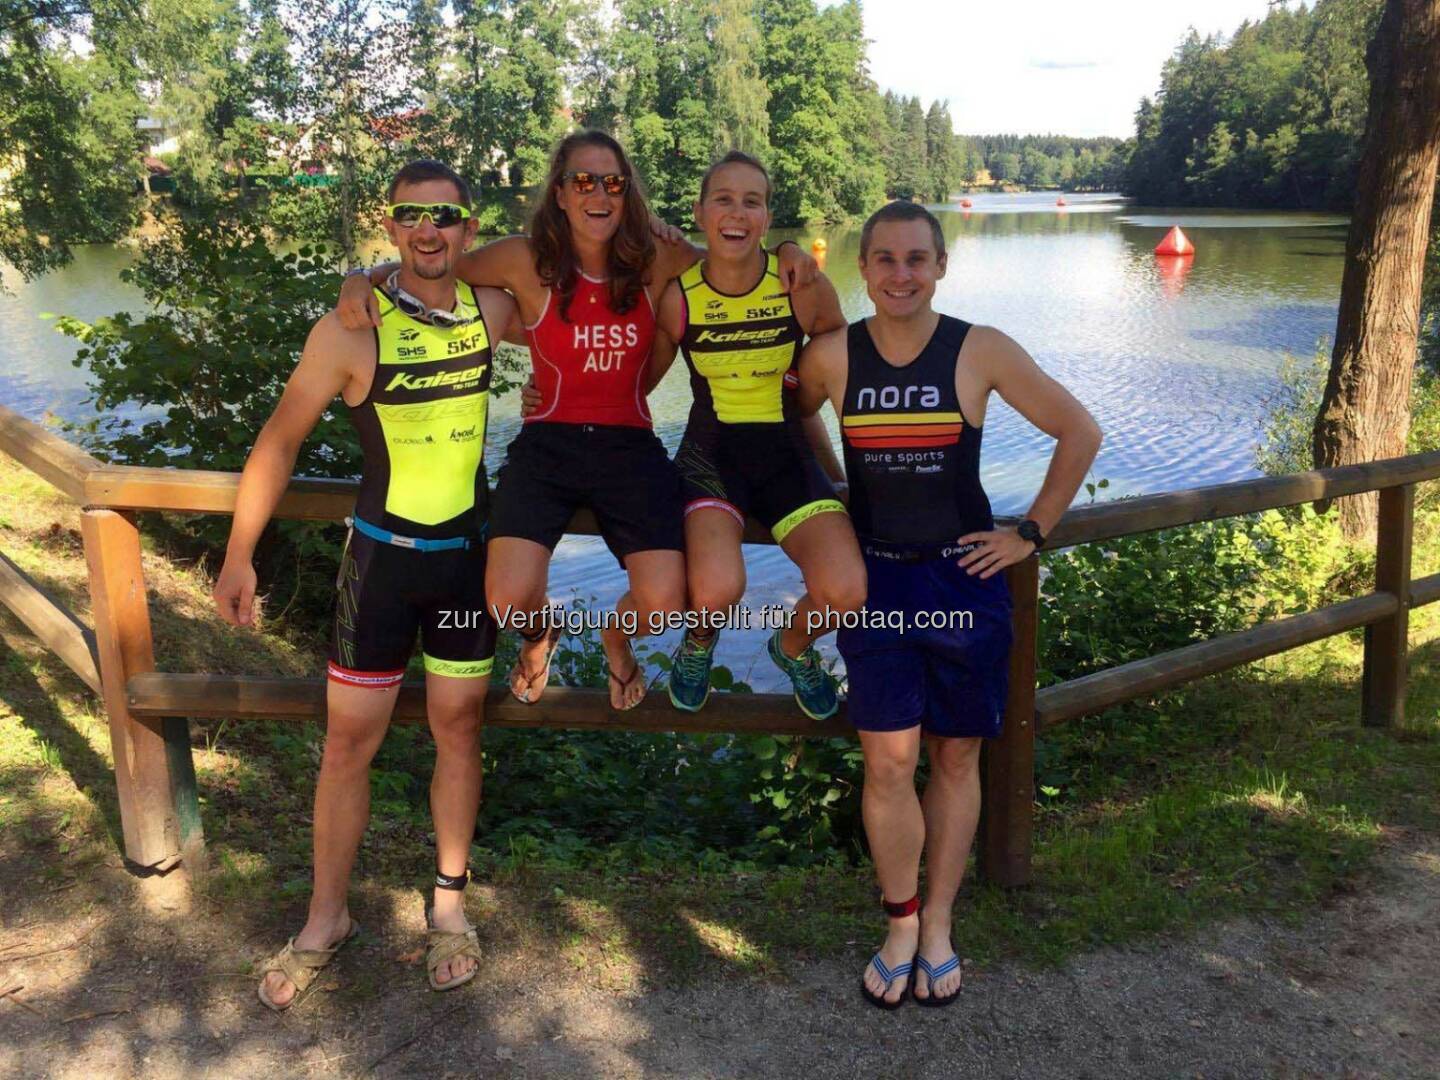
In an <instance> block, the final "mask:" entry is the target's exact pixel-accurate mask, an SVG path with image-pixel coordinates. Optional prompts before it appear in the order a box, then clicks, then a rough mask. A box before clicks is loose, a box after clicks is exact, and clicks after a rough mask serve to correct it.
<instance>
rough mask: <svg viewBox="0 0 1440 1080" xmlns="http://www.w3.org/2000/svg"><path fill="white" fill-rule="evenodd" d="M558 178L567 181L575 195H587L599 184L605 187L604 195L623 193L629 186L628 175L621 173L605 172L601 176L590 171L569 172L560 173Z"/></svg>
mask: <svg viewBox="0 0 1440 1080" xmlns="http://www.w3.org/2000/svg"><path fill="white" fill-rule="evenodd" d="M560 179H561V180H564V181H565V182H566V183H568V184H569V185H570V186H571V187H572V188H573V189H574V190H575V194H577V195H589V194H590V193H591V192H592V191H594V190H595V185H596V184H599V185H600V186H601V187H602V188H604V189H605V194H606V195H624V194H625V189H626V188H628V187H629V186H630V177H628V176H625V175H624V174H622V173H606V174H605V175H604V176H601V175H600V174H599V173H592V172H575V171H574V170H571V171H570V172H566V173H562V174H561V175H560Z"/></svg>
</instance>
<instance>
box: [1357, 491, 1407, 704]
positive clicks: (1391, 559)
mask: <svg viewBox="0 0 1440 1080" xmlns="http://www.w3.org/2000/svg"><path fill="white" fill-rule="evenodd" d="M1414 526H1415V486H1414V485H1413V484H1403V485H1401V486H1400V487H1389V488H1381V489H1380V516H1379V519H1378V521H1377V528H1376V531H1375V591H1376V592H1388V593H1394V594H1395V595H1396V596H1397V597H1399V599H1400V609H1399V610H1398V611H1396V612H1395V614H1394V615H1391V616H1390V617H1389V618H1387V619H1382V620H1381V621H1380V622H1377V623H1372V624H1370V625H1369V626H1367V627H1366V628H1365V670H1364V676H1363V678H1362V680H1361V684H1360V686H1361V689H1360V699H1361V703H1362V704H1361V717H1362V719H1363V721H1364V723H1365V724H1366V725H1368V726H1371V727H1399V726H1400V725H1401V724H1402V723H1404V721H1405V668H1406V651H1407V638H1408V635H1409V632H1410V548H1411V536H1412V533H1413V532H1414Z"/></svg>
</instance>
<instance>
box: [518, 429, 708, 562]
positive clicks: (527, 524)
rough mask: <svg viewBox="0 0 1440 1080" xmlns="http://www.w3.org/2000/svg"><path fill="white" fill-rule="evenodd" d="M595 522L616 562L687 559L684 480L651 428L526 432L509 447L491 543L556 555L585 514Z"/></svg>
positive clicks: (531, 430)
mask: <svg viewBox="0 0 1440 1080" xmlns="http://www.w3.org/2000/svg"><path fill="white" fill-rule="evenodd" d="M582 506H583V507H589V508H590V509H591V510H592V511H593V512H594V514H595V520H596V523H597V524H598V525H599V528H600V535H601V537H603V538H604V540H605V546H606V547H608V548H609V549H610V551H611V553H612V554H614V556H615V558H617V559H619V560H620V563H621V565H622V566H623V565H624V563H625V556H627V555H631V554H634V553H635V552H637V551H683V550H685V528H684V523H683V517H684V512H683V507H682V504H681V502H680V477H679V474H678V473H676V471H675V466H674V464H673V463H672V462H671V461H670V458H669V456H668V455H666V453H665V447H664V446H662V445H661V443H660V440H659V439H658V438H656V437H655V433H654V432H653V431H651V430H650V429H649V428H639V427H621V426H619V425H613V424H555V423H547V422H544V421H541V422H539V423H530V424H526V425H525V426H524V427H522V428H521V429H520V434H519V435H516V436H515V440H514V441H513V442H512V443H511V444H510V449H509V451H508V452H507V455H506V458H505V464H504V465H503V466H502V467H501V469H500V473H499V476H498V478H497V481H496V488H495V498H494V501H493V502H492V503H491V507H490V536H491V537H492V538H496V537H501V536H514V537H518V538H520V539H522V540H533V541H535V543H537V544H543V545H544V546H545V547H547V548H549V549H550V550H552V551H553V550H554V549H555V545H556V544H558V543H559V542H560V537H562V536H563V535H565V528H566V526H568V525H569V524H570V519H571V517H573V516H574V514H575V511H576V510H578V509H579V508H580V507H582Z"/></svg>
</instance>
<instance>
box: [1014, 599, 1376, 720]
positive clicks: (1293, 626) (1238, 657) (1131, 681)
mask: <svg viewBox="0 0 1440 1080" xmlns="http://www.w3.org/2000/svg"><path fill="white" fill-rule="evenodd" d="M1399 609H1400V601H1399V599H1397V598H1396V597H1395V596H1394V595H1393V594H1391V593H1371V594H1369V595H1368V596H1360V597H1357V598H1355V599H1354V600H1345V601H1342V602H1341V603H1338V604H1330V605H1327V606H1326V607H1323V608H1319V609H1317V610H1315V611H1309V612H1306V613H1305V614H1304V615H1295V616H1292V617H1291V618H1288V619H1278V620H1276V621H1274V622H1268V623H1262V624H1261V625H1259V626H1254V627H1251V628H1250V629H1249V630H1241V631H1238V632H1237V633H1233V634H1225V635H1223V636H1221V637H1217V638H1211V639H1210V640H1209V641H1201V642H1198V643H1196V644H1194V645H1186V646H1185V647H1184V648H1182V649H1174V650H1172V651H1170V652H1166V653H1160V654H1159V655H1158V656H1148V657H1146V658H1145V659H1143V660H1135V661H1132V662H1131V663H1128V664H1121V665H1120V666H1118V667H1113V668H1108V669H1106V670H1105V671H1097V672H1096V673H1095V674H1093V675H1086V676H1084V677H1083V678H1079V679H1071V680H1070V681H1069V682H1063V683H1060V684H1059V685H1057V686H1047V687H1046V688H1045V689H1044V690H1041V691H1040V692H1039V693H1037V694H1036V695H1035V719H1036V722H1037V723H1039V724H1040V725H1041V726H1042V727H1044V726H1046V725H1049V724H1058V723H1061V722H1063V721H1065V720H1073V719H1074V718H1075V717H1077V716H1084V715H1086V714H1087V713H1093V712H1099V711H1100V710H1101V709H1108V708H1109V707H1110V706H1112V705H1119V704H1120V703H1121V702H1123V701H1129V700H1130V699H1132V698H1137V697H1143V696H1146V695H1149V694H1156V693H1159V692H1161V691H1162V690H1169V689H1171V688H1172V687H1175V686H1180V685H1181V684H1183V683H1188V682H1192V681H1194V680H1195V679H1199V678H1203V677H1204V676H1206V675H1213V674H1215V673H1216V672H1218V671H1225V670H1226V669H1227V668H1233V667H1238V666H1239V665H1240V664H1248V663H1249V662H1250V661H1252V660H1259V659H1260V658H1261V657H1264V656H1271V655H1273V654H1274V653H1279V652H1285V651H1286V650H1287V649H1294V648H1297V647H1298V646H1301V645H1308V644H1309V643H1310V642H1312V641H1319V640H1320V639H1321V638H1327V637H1330V636H1331V635H1333V634H1339V633H1343V632H1344V631H1346V630H1353V629H1354V628H1355V627H1357V626H1366V625H1368V624H1370V623H1373V622H1378V621H1379V620H1380V619H1383V618H1386V617H1387V616H1389V615H1393V614H1395V612H1396V611H1398V610H1399Z"/></svg>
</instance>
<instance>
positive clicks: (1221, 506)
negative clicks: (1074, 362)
mask: <svg viewBox="0 0 1440 1080" xmlns="http://www.w3.org/2000/svg"><path fill="white" fill-rule="evenodd" d="M1437 477H1440V450H1432V451H1430V452H1429V453H1425V454H1412V455H1410V456H1409V457H1401V458H1389V459H1387V460H1384V461H1368V462H1365V463H1363V464H1360V465H1343V466H1341V467H1339V468H1335V469H1317V470H1314V471H1311V472H1303V473H1293V474H1291V475H1289V476H1267V477H1262V478H1261V479H1258V480H1242V481H1240V482H1238V483H1231V484H1215V485H1213V486H1210V487H1200V488H1189V489H1188V490H1185V491H1167V492H1164V493H1162V494H1159V495H1142V496H1140V497H1139V498H1135V499H1115V500H1112V501H1110V502H1103V503H1095V504H1092V505H1089V506H1079V507H1073V508H1072V509H1071V510H1070V511H1069V512H1067V513H1066V515H1065V517H1064V518H1063V519H1061V521H1060V524H1059V525H1057V526H1056V527H1055V530H1054V532H1053V533H1052V534H1051V535H1050V536H1049V537H1047V538H1046V541H1045V542H1046V545H1047V546H1049V547H1069V546H1071V545H1074V544H1084V543H1088V542H1089V541H1092V540H1110V539H1113V538H1114V537H1117V536H1129V535H1131V534H1133V533H1142V532H1151V531H1153V530H1155V529H1169V528H1173V527H1175V526H1177V525H1193V524H1195V523H1196V522H1200V521H1214V520H1216V519H1218V518H1225V517H1234V516H1235V515H1237V514H1253V513H1257V512H1259V511H1261V510H1275V509H1278V508H1279V507H1282V506H1298V505H1299V504H1301V503H1307V502H1315V501H1317V500H1320V499H1336V498H1340V497H1341V496H1343V495H1358V494H1359V493H1360V492H1362V491H1376V490H1378V489H1380V488H1386V487H1396V486H1398V485H1401V484H1414V483H1419V482H1421V481H1425V480H1434V479H1435V478H1437Z"/></svg>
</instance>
